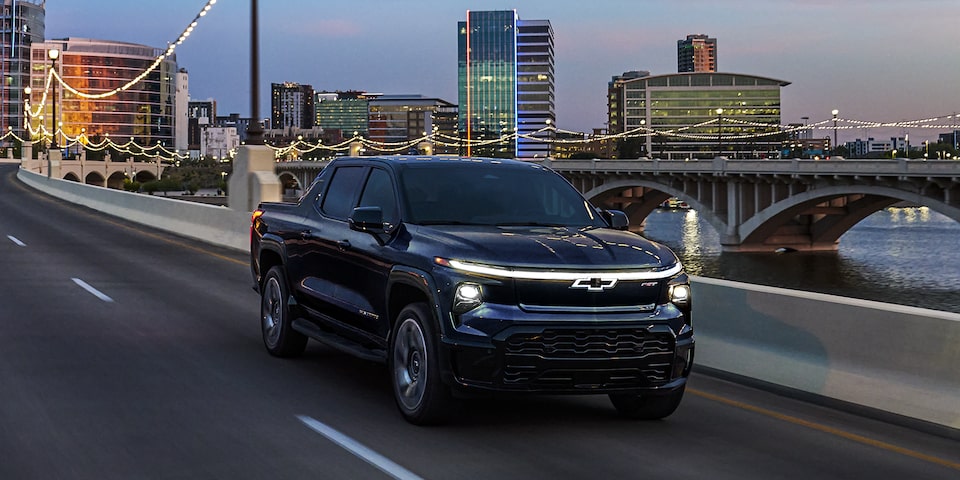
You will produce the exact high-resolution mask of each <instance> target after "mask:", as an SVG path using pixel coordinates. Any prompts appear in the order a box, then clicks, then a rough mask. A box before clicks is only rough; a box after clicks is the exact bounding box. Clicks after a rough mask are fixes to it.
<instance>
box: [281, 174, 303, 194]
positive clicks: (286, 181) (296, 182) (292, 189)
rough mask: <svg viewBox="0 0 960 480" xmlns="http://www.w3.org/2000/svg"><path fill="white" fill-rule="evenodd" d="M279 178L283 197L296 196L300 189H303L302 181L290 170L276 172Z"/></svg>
mask: <svg viewBox="0 0 960 480" xmlns="http://www.w3.org/2000/svg"><path fill="white" fill-rule="evenodd" d="M277 178H279V179H280V188H281V192H282V195H283V197H284V198H285V199H293V198H298V197H299V196H300V191H301V190H303V183H302V182H301V181H300V178H299V177H297V175H295V174H293V173H292V172H288V171H283V172H279V173H278V174H277Z"/></svg>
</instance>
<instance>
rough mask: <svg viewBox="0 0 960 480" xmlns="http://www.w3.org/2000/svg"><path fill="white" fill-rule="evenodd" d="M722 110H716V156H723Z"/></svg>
mask: <svg viewBox="0 0 960 480" xmlns="http://www.w3.org/2000/svg"><path fill="white" fill-rule="evenodd" d="M722 133H723V109H722V108H718V109H717V156H718V157H719V156H722V155H723V137H721V134H722Z"/></svg>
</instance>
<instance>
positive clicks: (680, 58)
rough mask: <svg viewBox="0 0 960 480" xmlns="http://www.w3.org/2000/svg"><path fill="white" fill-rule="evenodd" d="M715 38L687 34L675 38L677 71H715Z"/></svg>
mask: <svg viewBox="0 0 960 480" xmlns="http://www.w3.org/2000/svg"><path fill="white" fill-rule="evenodd" d="M716 71H717V39H716V38H710V37H708V36H706V35H702V34H700V35H687V38H686V39H685V40H677V72H679V73H685V72H716Z"/></svg>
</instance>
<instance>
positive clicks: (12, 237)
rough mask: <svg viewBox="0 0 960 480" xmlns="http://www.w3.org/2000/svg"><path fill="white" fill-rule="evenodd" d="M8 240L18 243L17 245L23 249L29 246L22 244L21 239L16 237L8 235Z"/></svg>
mask: <svg viewBox="0 0 960 480" xmlns="http://www.w3.org/2000/svg"><path fill="white" fill-rule="evenodd" d="M7 238H9V239H10V241H11V242H13V243H16V244H17V245H19V246H21V247H26V246H27V244H26V243H23V242H21V241H20V239H18V238H17V237H14V236H13V235H7Z"/></svg>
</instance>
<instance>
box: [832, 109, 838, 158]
mask: <svg viewBox="0 0 960 480" xmlns="http://www.w3.org/2000/svg"><path fill="white" fill-rule="evenodd" d="M831 113H833V148H831V149H830V150H831V152H832V151H835V150H836V149H837V115H838V114H839V113H840V110H837V109H833V112H831Z"/></svg>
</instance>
